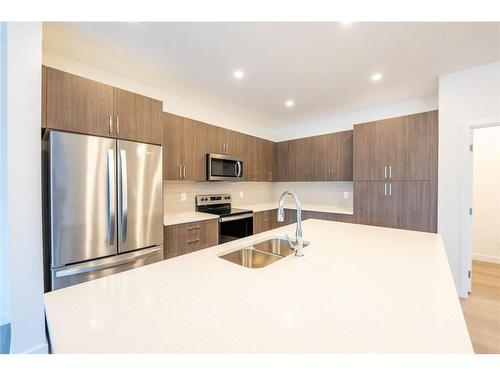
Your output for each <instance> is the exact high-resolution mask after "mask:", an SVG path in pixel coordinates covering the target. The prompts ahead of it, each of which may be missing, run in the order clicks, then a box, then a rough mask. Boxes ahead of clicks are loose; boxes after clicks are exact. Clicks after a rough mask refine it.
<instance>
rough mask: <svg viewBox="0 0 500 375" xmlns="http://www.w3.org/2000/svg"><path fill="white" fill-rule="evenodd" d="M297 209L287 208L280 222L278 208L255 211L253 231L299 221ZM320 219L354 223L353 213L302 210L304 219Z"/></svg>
mask: <svg viewBox="0 0 500 375" xmlns="http://www.w3.org/2000/svg"><path fill="white" fill-rule="evenodd" d="M296 211H297V210H294V209H289V208H287V209H285V220H284V221H283V222H282V223H280V222H278V218H277V214H278V210H277V209H274V210H268V211H261V212H254V213H253V233H254V234H257V233H261V232H265V231H267V230H271V229H275V228H278V227H281V226H284V225H289V224H294V223H296V222H297V212H296ZM307 219H320V220H329V221H341V222H344V223H354V217H353V215H344V214H337V213H332V212H319V211H302V220H307Z"/></svg>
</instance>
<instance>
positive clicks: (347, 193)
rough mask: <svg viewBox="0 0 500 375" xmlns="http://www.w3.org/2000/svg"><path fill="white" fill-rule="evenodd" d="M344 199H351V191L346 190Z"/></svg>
mask: <svg viewBox="0 0 500 375" xmlns="http://www.w3.org/2000/svg"><path fill="white" fill-rule="evenodd" d="M344 199H349V192H348V191H344Z"/></svg>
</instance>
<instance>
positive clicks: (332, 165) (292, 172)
mask: <svg viewBox="0 0 500 375" xmlns="http://www.w3.org/2000/svg"><path fill="white" fill-rule="evenodd" d="M352 139H353V138H352V130H347V131H342V132H337V133H331V134H325V135H320V136H315V137H308V138H300V139H293V140H290V141H284V142H279V143H278V144H277V147H276V153H277V164H278V166H277V169H278V179H279V181H352V171H353V165H352Z"/></svg>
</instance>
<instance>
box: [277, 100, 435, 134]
mask: <svg viewBox="0 0 500 375" xmlns="http://www.w3.org/2000/svg"><path fill="white" fill-rule="evenodd" d="M437 108H438V98H437V96H432V97H427V98H417V99H412V100H406V101H402V102H395V103H387V104H383V105H379V106H374V107H368V108H360V109H357V110H353V111H349V112H342V113H338V114H336V115H333V116H326V117H322V118H318V119H316V120H312V121H307V122H301V123H298V124H295V125H292V126H287V127H283V128H278V129H275V130H274V134H273V138H272V139H273V140H275V141H284V140H287V139H295V138H303V137H309V136H313V135H320V134H328V133H333V132H338V131H342V130H349V129H352V127H353V125H354V124H359V123H363V122H368V121H374V120H380V119H384V118H391V117H398V116H405V115H411V114H413V113H418V112H426V111H433V110H436V109H437Z"/></svg>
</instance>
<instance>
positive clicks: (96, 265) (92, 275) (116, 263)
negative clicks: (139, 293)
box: [52, 246, 163, 290]
mask: <svg viewBox="0 0 500 375" xmlns="http://www.w3.org/2000/svg"><path fill="white" fill-rule="evenodd" d="M160 260H163V246H156V247H153V248H149V249H144V250H138V251H133V252H129V253H127V254H120V255H114V256H111V257H107V258H103V259H97V260H93V261H89V262H83V263H80V264H75V265H71V266H66V267H60V268H55V269H52V290H56V289H61V288H65V287H68V286H71V285H75V284H80V283H83V282H85V281H90V280H94V279H99V278H101V277H104V276H109V275H113V274H115V273H118V272H123V271H127V270H130V269H132V268H136V267H140V266H144V265H146V264H150V263H154V262H158V261H160Z"/></svg>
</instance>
